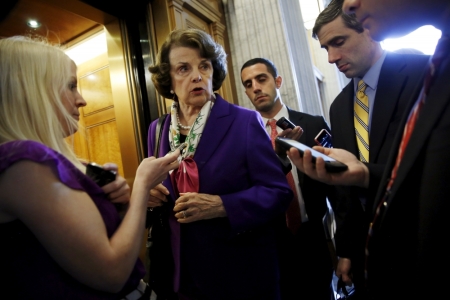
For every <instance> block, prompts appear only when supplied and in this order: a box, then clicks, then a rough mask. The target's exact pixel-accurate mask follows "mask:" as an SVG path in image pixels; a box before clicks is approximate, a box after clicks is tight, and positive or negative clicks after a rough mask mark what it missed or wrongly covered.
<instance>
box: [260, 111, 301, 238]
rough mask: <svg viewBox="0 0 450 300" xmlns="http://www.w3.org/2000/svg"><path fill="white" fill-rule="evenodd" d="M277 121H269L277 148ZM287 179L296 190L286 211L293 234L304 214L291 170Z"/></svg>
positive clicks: (287, 222)
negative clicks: (302, 213)
mask: <svg viewBox="0 0 450 300" xmlns="http://www.w3.org/2000/svg"><path fill="white" fill-rule="evenodd" d="M276 122H277V120H275V119H270V120H268V121H267V124H268V125H269V126H270V129H271V131H270V139H271V140H272V146H273V148H274V149H275V139H276V137H277V136H278V132H277V125H276ZM286 179H287V182H288V183H289V186H290V187H291V190H292V191H293V192H294V198H293V199H292V201H291V203H290V204H289V207H288V209H287V211H286V224H287V227H288V228H289V230H290V231H291V232H292V233H293V234H296V233H297V231H298V229H299V228H300V225H301V224H302V216H301V213H300V205H299V203H298V195H297V189H296V188H295V181H294V177H293V176H292V172H291V171H289V173H287V174H286Z"/></svg>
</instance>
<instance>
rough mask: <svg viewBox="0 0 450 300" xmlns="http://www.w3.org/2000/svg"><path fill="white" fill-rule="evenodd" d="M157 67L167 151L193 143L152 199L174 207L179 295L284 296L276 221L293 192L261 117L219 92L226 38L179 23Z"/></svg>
mask: <svg viewBox="0 0 450 300" xmlns="http://www.w3.org/2000/svg"><path fill="white" fill-rule="evenodd" d="M150 72H151V73H152V80H153V82H154V84H155V86H156V89H157V90H158V92H159V93H160V94H161V95H162V96H164V97H166V98H171V99H173V100H174V102H173V104H172V107H171V112H170V114H168V115H167V116H166V120H165V122H164V125H163V126H162V128H161V130H162V132H161V139H160V141H159V143H160V144H159V155H160V156H163V155H165V154H166V153H168V152H169V151H173V150H175V149H176V148H178V147H179V146H180V145H182V144H183V143H185V145H186V146H187V147H186V148H185V150H184V151H183V154H182V155H181V157H180V159H182V161H181V163H180V167H179V168H178V169H177V170H175V171H174V172H173V173H172V174H171V176H170V178H168V179H167V180H165V181H164V182H163V183H162V184H161V185H159V186H157V187H156V188H155V189H153V190H152V191H151V196H150V200H149V203H148V206H149V207H150V209H151V208H155V207H159V206H163V205H164V206H166V205H167V206H168V207H170V213H168V215H167V218H168V221H169V225H170V242H171V250H172V256H171V258H172V259H173V261H172V262H173V264H172V262H171V263H170V264H167V267H168V268H172V269H173V270H171V271H172V272H173V273H172V274H173V277H172V279H173V281H171V290H172V292H173V294H172V296H173V297H174V298H175V299H214V300H217V299H227V300H229V299H270V300H273V299H279V287H278V280H279V276H278V261H277V254H276V247H275V236H274V230H273V220H274V219H275V217H277V216H279V215H280V214H282V213H283V212H284V211H285V210H286V209H287V206H288V205H289V202H290V200H291V199H292V191H291V190H290V188H289V185H288V184H287V182H286V178H285V176H284V174H283V172H282V171H281V167H280V163H279V161H278V159H277V157H276V155H275V153H274V151H273V149H272V146H271V142H270V138H269V136H268V135H267V133H266V131H265V129H264V127H263V124H262V120H261V118H260V115H259V114H258V113H257V112H256V111H252V110H248V109H245V108H242V107H238V106H236V105H233V104H230V103H228V102H227V101H225V100H224V99H223V98H222V97H221V96H220V95H219V94H217V93H216V94H215V93H213V91H216V90H218V89H219V88H220V87H221V85H222V82H223V80H224V79H225V76H226V74H227V69H226V54H225V52H224V50H223V48H222V46H220V45H219V44H217V43H215V42H214V40H213V39H212V38H211V36H210V35H208V34H207V33H205V32H204V31H201V30H197V29H187V30H175V31H173V32H171V33H170V34H169V36H168V37H167V40H166V41H165V43H164V44H163V46H162V48H161V49H160V52H159V54H158V58H157V63H156V64H155V65H153V66H151V67H150ZM156 128H157V120H155V121H154V122H153V123H152V124H151V125H150V128H149V132H148V149H149V153H148V154H149V156H152V155H154V153H153V152H154V149H155V145H156V143H157V141H156V139H157V138H156V136H157V133H156ZM155 210H156V209H155ZM151 259H152V260H154V261H157V260H158V257H151ZM150 276H151V277H155V276H156V277H157V276H158V274H150ZM155 291H157V287H155ZM169 298H170V297H169Z"/></svg>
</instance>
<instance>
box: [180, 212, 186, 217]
mask: <svg viewBox="0 0 450 300" xmlns="http://www.w3.org/2000/svg"><path fill="white" fill-rule="evenodd" d="M181 212H182V213H183V218H185V219H186V211H185V210H182V211H181Z"/></svg>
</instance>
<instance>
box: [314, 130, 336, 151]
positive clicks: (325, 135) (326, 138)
mask: <svg viewBox="0 0 450 300" xmlns="http://www.w3.org/2000/svg"><path fill="white" fill-rule="evenodd" d="M314 141H315V142H316V144H317V145H319V146H322V147H325V148H333V142H332V139H331V134H330V133H329V132H328V131H327V130H326V129H322V130H321V131H320V132H319V134H318V135H317V136H316V137H315V138H314Z"/></svg>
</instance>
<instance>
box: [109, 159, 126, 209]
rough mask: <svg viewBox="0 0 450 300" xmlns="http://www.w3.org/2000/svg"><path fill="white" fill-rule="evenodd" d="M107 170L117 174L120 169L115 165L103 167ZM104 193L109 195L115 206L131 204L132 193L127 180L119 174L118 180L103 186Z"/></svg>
mask: <svg viewBox="0 0 450 300" xmlns="http://www.w3.org/2000/svg"><path fill="white" fill-rule="evenodd" d="M103 168H104V169H105V170H109V171H115V172H117V170H118V167H117V165H116V164H113V163H106V164H104V165H103ZM102 190H103V192H105V194H106V195H108V198H109V199H110V200H111V202H112V203H115V204H128V202H130V197H131V192H130V186H129V185H128V183H127V181H126V180H125V178H123V177H122V176H120V175H119V174H117V176H116V180H114V181H113V182H110V183H108V184H106V185H104V186H102Z"/></svg>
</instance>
